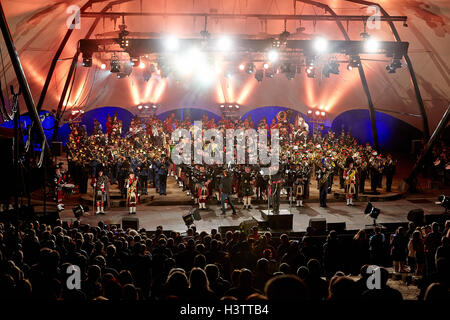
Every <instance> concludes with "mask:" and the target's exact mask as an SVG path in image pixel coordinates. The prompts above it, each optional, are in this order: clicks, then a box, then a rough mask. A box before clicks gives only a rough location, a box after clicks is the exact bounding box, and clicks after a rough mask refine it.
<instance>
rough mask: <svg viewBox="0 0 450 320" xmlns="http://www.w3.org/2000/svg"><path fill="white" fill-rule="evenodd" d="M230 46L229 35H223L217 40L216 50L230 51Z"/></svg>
mask: <svg viewBox="0 0 450 320" xmlns="http://www.w3.org/2000/svg"><path fill="white" fill-rule="evenodd" d="M232 47H233V41H232V40H231V38H230V37H226V36H223V37H220V38H219V39H218V40H217V50H220V51H230V50H231V48H232Z"/></svg>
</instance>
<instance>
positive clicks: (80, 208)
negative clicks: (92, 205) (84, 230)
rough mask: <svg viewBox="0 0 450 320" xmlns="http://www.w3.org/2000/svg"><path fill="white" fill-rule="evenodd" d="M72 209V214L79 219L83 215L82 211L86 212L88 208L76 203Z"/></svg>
mask: <svg viewBox="0 0 450 320" xmlns="http://www.w3.org/2000/svg"><path fill="white" fill-rule="evenodd" d="M72 211H73V215H74V216H75V218H76V219H77V220H80V217H81V216H83V213H85V212H87V211H88V209H87V208H85V207H83V206H82V205H81V204H79V205H76V206H75V207H73V208H72Z"/></svg>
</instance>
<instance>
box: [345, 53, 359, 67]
mask: <svg viewBox="0 0 450 320" xmlns="http://www.w3.org/2000/svg"><path fill="white" fill-rule="evenodd" d="M360 65H361V63H360V60H359V57H358V56H350V59H349V61H348V65H347V70H353V68H358V67H359V66H360Z"/></svg>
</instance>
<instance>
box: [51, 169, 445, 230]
mask: <svg viewBox="0 0 450 320" xmlns="http://www.w3.org/2000/svg"><path fill="white" fill-rule="evenodd" d="M400 169H404V168H403V167H400ZM399 171H401V170H399ZM401 173H403V172H401ZM401 176H402V175H400V174H399V175H396V176H395V177H394V182H393V190H392V191H393V193H392V194H396V195H400V196H399V197H398V198H400V197H401V199H398V200H392V201H390V199H389V195H388V194H386V192H383V190H382V189H379V190H378V191H380V192H381V193H382V195H381V196H382V198H383V199H384V200H385V201H377V202H373V204H374V206H375V207H377V208H379V209H380V210H381V213H380V215H379V217H378V220H377V222H378V223H400V222H408V220H407V214H408V212H409V211H410V210H412V209H417V208H421V209H423V210H424V212H425V214H440V213H443V211H444V209H443V208H442V207H440V206H438V205H436V204H435V203H434V202H435V201H436V199H437V196H438V195H439V194H449V193H450V189H449V188H447V189H442V190H436V189H435V190H431V189H427V190H426V191H425V192H424V193H421V194H414V195H408V194H404V195H402V194H400V193H399V192H398V188H397V186H399V185H400V183H401V181H402V180H401ZM403 176H404V174H403ZM384 186H385V181H384V179H383V187H384ZM368 188H370V182H369V181H366V190H367V189H368ZM334 192H340V189H339V186H338V178H337V177H335V179H334V184H333V193H332V194H330V195H328V199H329V201H328V208H321V207H320V206H319V201H318V190H317V186H316V182H315V181H314V180H313V181H312V184H311V188H310V199H309V200H308V201H306V203H305V207H303V208H300V209H299V208H296V207H293V208H291V212H292V213H293V231H305V230H306V228H307V227H308V225H309V219H311V218H325V219H326V221H327V223H336V222H345V223H346V228H347V230H357V229H361V228H364V227H365V226H366V225H369V224H372V223H373V221H372V220H371V219H370V218H369V217H367V216H366V215H364V213H363V212H364V209H365V207H366V205H367V202H366V201H356V202H355V206H353V207H351V206H350V207H349V206H347V205H346V203H345V200H342V199H336V198H335V195H334ZM111 193H112V194H115V195H116V196H117V195H118V190H117V185H113V186H111ZM392 194H390V195H392ZM147 197H153V200H151V201H150V200H149V199H147V200H149V201H146V202H145V203H142V204H140V205H138V207H137V213H136V214H135V215H132V216H133V217H137V218H139V227H140V228H145V229H146V230H155V229H156V227H157V226H159V225H162V226H163V227H164V229H165V230H174V231H178V232H184V231H186V229H187V227H186V225H185V223H184V221H183V218H182V216H183V215H184V214H186V213H188V212H189V211H190V210H191V209H192V208H194V206H193V205H192V203H193V201H192V200H191V199H190V197H189V196H187V195H186V193H185V192H183V191H182V190H181V188H179V187H178V185H177V183H176V181H175V178H174V177H169V178H168V182H167V196H160V195H159V194H156V193H155V189H154V188H152V189H149V195H148V196H147ZM83 198H84V199H85V200H86V201H87V203H88V204H89V209H90V211H89V212H88V213H85V214H84V215H83V217H82V218H81V222H82V223H88V224H90V225H96V224H97V223H98V222H99V221H102V222H104V223H106V224H121V222H122V218H123V217H128V216H129V214H128V210H127V208H126V207H113V208H109V209H108V210H107V211H106V214H105V215H95V214H94V212H95V211H93V210H92V200H91V199H92V189H91V187H89V190H88V194H87V195H79V194H76V195H72V196H70V197H69V198H68V199H66V200H65V203H66V209H65V210H64V211H63V212H61V213H60V217H61V218H62V219H63V220H66V221H75V217H74V214H73V212H72V208H73V206H74V205H75V204H78V203H83V201H81V200H83ZM284 198H285V197H284ZM386 200H388V201H386ZM50 201H51V200H50ZM86 201H85V203H86ZM211 203H215V201H213V202H211ZM233 203H234V204H235V205H236V207H237V208H238V214H237V215H236V216H232V215H231V210H228V211H227V214H226V215H225V216H223V215H221V214H220V213H221V210H220V206H218V205H216V204H210V205H208V207H209V209H208V210H200V215H201V217H202V219H201V220H200V221H195V225H196V227H197V230H205V231H210V230H211V229H213V228H216V229H217V228H218V227H220V226H238V225H239V224H240V223H241V222H242V221H245V220H249V219H252V217H261V214H260V210H262V209H267V203H265V204H264V203H261V204H259V205H253V209H251V210H242V209H241V208H242V204H238V203H237V199H236V200H234V201H233ZM52 204H54V202H52ZM195 207H197V206H195ZM280 208H281V209H288V210H289V204H288V203H287V201H284V203H282V204H281V206H280Z"/></svg>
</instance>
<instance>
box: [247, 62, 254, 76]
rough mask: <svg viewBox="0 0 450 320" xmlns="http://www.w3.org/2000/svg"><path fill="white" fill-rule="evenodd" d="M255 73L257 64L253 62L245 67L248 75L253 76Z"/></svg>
mask: <svg viewBox="0 0 450 320" xmlns="http://www.w3.org/2000/svg"><path fill="white" fill-rule="evenodd" d="M254 71H255V64H254V63H253V62H249V63H247V64H246V66H245V72H247V73H248V74H252V73H253V72H254Z"/></svg>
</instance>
